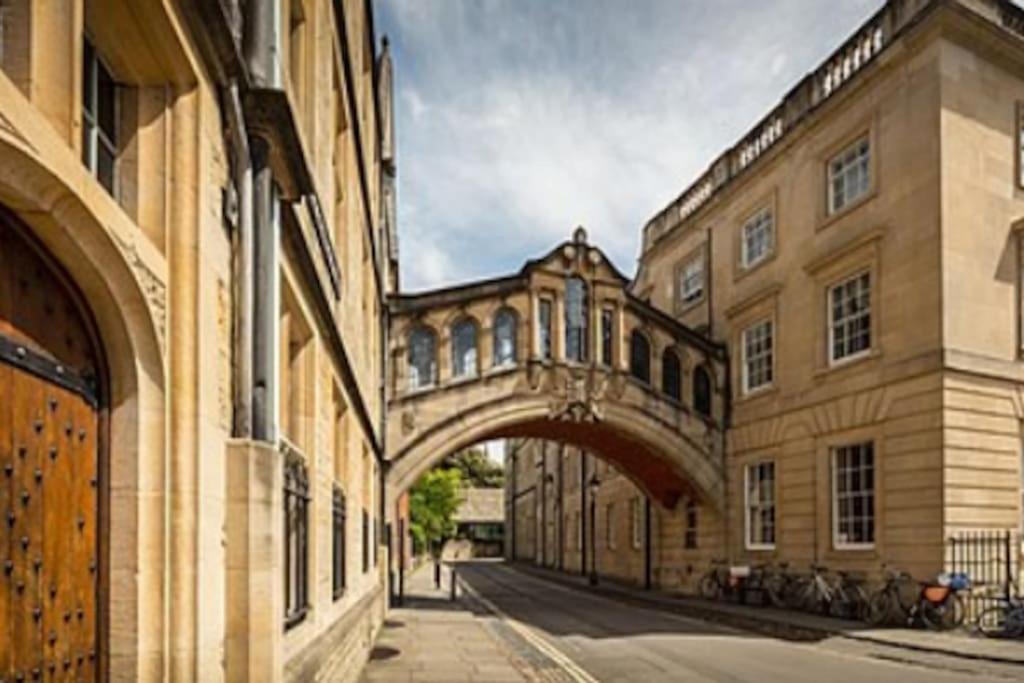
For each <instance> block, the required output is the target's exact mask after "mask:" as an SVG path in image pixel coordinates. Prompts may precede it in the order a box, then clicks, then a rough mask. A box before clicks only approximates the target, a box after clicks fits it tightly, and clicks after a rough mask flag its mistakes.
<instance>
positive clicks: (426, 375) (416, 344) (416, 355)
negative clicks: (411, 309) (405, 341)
mask: <svg viewBox="0 0 1024 683" xmlns="http://www.w3.org/2000/svg"><path fill="white" fill-rule="evenodd" d="M436 381H437V335H436V334H434V331H433V330H431V329H430V328H427V327H417V328H416V329H414V330H413V331H412V332H410V333H409V388H410V389H419V388H421V387H429V386H430V385H432V384H433V383H434V382H436Z"/></svg>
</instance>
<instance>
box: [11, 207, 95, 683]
mask: <svg viewBox="0 0 1024 683" xmlns="http://www.w3.org/2000/svg"><path fill="white" fill-rule="evenodd" d="M24 235H25V230H24V229H23V228H21V227H20V226H18V225H17V224H16V223H15V221H14V220H13V219H12V218H11V217H10V216H9V215H7V214H6V213H3V212H0V517H2V518H0V565H2V569H0V682H2V683H7V682H8V681H26V682H28V681H44V680H45V681H50V680H54V681H63V680H75V681H90V680H96V678H97V671H98V670H99V665H100V653H99V632H100V631H99V628H98V622H99V613H98V609H97V606H98V588H99V585H100V582H99V576H100V566H99V560H100V558H99V543H98V542H99V537H98V529H99V522H100V474H101V470H100V464H101V461H100V449H101V424H102V420H101V417H102V414H101V411H100V393H99V390H98V389H99V388H98V385H97V381H96V378H97V377H98V369H99V364H98V362H97V356H96V352H95V348H96V344H95V341H94V336H93V335H92V333H91V329H90V327H89V326H88V324H87V321H88V316H87V314H86V313H85V312H84V311H83V309H82V307H81V305H80V304H79V302H78V300H77V297H76V296H75V294H74V292H73V290H72V289H71V288H70V287H69V286H68V285H67V284H66V283H65V281H64V279H63V278H62V276H61V274H60V273H59V271H58V270H57V269H55V268H54V267H52V266H51V265H50V263H49V261H48V259H47V258H46V257H45V255H44V254H42V253H41V251H40V250H39V249H38V248H37V247H35V245H34V244H33V243H31V241H30V240H29V239H28V238H26V237H25V236H24Z"/></svg>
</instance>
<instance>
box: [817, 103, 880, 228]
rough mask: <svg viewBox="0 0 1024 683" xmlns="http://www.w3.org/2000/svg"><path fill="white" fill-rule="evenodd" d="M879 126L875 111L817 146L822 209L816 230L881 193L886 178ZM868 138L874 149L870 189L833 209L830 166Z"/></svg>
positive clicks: (871, 150) (869, 172)
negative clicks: (883, 177) (882, 166)
mask: <svg viewBox="0 0 1024 683" xmlns="http://www.w3.org/2000/svg"><path fill="white" fill-rule="evenodd" d="M878 130H879V115H878V113H877V112H871V113H869V114H867V115H865V116H864V117H863V118H862V119H860V121H859V122H858V123H856V124H854V125H852V126H850V127H849V128H848V129H847V132H846V133H845V134H841V135H839V136H836V137H834V138H830V140H829V141H828V142H826V143H825V144H823V145H820V146H818V147H817V152H816V157H817V162H818V164H817V165H818V169H819V170H818V172H817V178H818V180H817V182H819V183H820V185H819V187H820V188H821V189H820V190H819V193H818V196H819V197H820V199H818V206H819V209H818V224H817V227H816V230H823V229H825V228H827V227H828V226H830V225H832V224H833V223H836V222H838V221H840V220H841V219H842V218H843V217H845V216H848V215H850V214H851V213H854V212H855V211H857V210H858V209H859V208H861V207H862V206H864V205H866V204H868V203H870V202H871V200H872V199H874V198H875V197H877V196H878V193H879V191H880V187H881V180H882V174H881V158H882V149H881V144H880V142H879V133H878ZM865 140H866V141H867V143H868V146H869V150H870V152H869V153H870V157H869V160H868V188H867V191H865V192H864V193H863V194H861V195H860V196H858V197H857V198H856V199H854V200H851V201H848V202H847V203H846V204H844V205H843V206H842V207H841V208H839V209H836V210H833V208H832V202H831V195H832V187H831V173H830V166H831V164H832V162H833V161H834V160H835V159H836V158H837V157H839V156H841V155H842V154H843V153H844V152H846V151H848V150H850V149H852V148H853V147H855V146H856V145H857V144H859V143H861V142H864V141H865Z"/></svg>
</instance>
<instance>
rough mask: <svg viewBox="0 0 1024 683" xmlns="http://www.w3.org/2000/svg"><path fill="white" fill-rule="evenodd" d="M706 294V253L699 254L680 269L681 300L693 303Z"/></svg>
mask: <svg viewBox="0 0 1024 683" xmlns="http://www.w3.org/2000/svg"><path fill="white" fill-rule="evenodd" d="M703 295H704V255H703V254H698V255H697V256H695V257H693V258H692V259H690V260H689V261H687V262H686V263H685V264H683V266H682V268H680V269H679V300H680V302H682V303H684V304H689V303H693V302H694V301H697V300H698V299H700V298H701V297H702V296H703Z"/></svg>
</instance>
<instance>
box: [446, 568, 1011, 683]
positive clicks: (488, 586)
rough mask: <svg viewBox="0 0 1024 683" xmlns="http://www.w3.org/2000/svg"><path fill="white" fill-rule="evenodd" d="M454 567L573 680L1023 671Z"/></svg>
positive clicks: (915, 681) (931, 677)
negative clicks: (761, 627) (758, 631)
mask: <svg viewBox="0 0 1024 683" xmlns="http://www.w3.org/2000/svg"><path fill="white" fill-rule="evenodd" d="M459 573H460V576H461V577H462V579H463V581H464V582H465V583H467V584H468V585H469V586H470V587H471V588H472V592H473V593H474V594H475V595H476V596H478V598H479V600H480V602H482V603H483V604H484V605H486V606H487V607H488V608H490V609H492V610H494V612H495V613H496V615H497V617H498V618H500V619H501V620H502V621H503V622H505V624H506V625H507V626H509V627H510V628H508V631H509V632H510V633H512V632H514V633H515V635H514V636H512V637H511V638H510V640H511V641H514V642H512V643H511V646H512V647H520V648H522V647H526V646H527V645H526V644H529V646H531V647H533V648H534V649H539V650H540V651H541V652H544V653H546V656H547V657H548V659H550V660H551V661H552V662H553V663H554V664H557V666H558V667H559V668H560V669H562V672H561V675H560V676H559V678H561V679H563V680H566V679H568V680H574V681H576V682H577V683H593V681H602V682H608V683H618V682H620V681H621V682H623V683H625V682H626V681H628V682H630V683H654V682H655V681H686V682H691V681H692V682H693V683H702V682H705V681H707V682H710V681H714V682H716V683H719V682H721V683H724V682H729V683H738V682H745V681H750V682H751V683H771V682H774V681H778V682H780V683H781V682H785V683H802V682H806V683H825V682H827V683H846V682H849V683H885V682H888V681H893V682H897V683H946V682H949V683H952V682H954V681H968V680H969V681H972V682H973V681H978V682H983V681H1000V682H1002V683H1005V682H1006V681H1007V680H1021V678H1019V676H1020V673H1021V672H1020V669H1019V668H1016V670H1014V669H1013V668H1009V667H1008V668H1005V669H1001V668H999V667H991V666H987V665H985V664H984V663H975V662H972V661H970V660H962V659H959V658H952V657H941V658H937V657H929V656H926V655H919V654H916V653H912V652H907V651H903V650H898V649H896V648H889V647H880V648H875V647H872V646H870V645H865V644H863V643H857V642H853V641H850V640H846V639H838V638H836V639H826V640H823V641H820V642H816V643H797V642H791V641H784V640H777V639H774V638H768V637H764V636H759V635H754V634H750V633H747V632H743V631H737V630H733V629H731V628H729V627H726V626H722V625H716V624H711V623H708V622H705V621H702V620H700V619H696V618H691V617H686V616H681V615H678V614H674V613H669V612H664V611H660V610H656V609H647V608H643V607H638V606H636V605H631V604H627V603H624V602H620V601H618V600H615V599H611V598H607V597H603V596H599V595H593V594H590V593H588V592H586V591H583V590H580V589H576V588H570V587H566V586H564V585H560V584H556V583H553V582H550V581H547V580H544V579H543V578H539V577H537V576H534V575H530V574H526V573H523V572H521V571H517V570H515V569H513V568H510V567H508V566H505V565H503V564H501V563H466V564H462V565H460V568H459Z"/></svg>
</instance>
